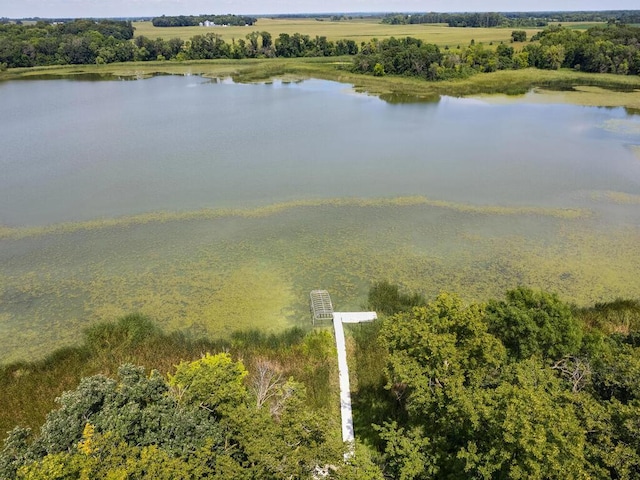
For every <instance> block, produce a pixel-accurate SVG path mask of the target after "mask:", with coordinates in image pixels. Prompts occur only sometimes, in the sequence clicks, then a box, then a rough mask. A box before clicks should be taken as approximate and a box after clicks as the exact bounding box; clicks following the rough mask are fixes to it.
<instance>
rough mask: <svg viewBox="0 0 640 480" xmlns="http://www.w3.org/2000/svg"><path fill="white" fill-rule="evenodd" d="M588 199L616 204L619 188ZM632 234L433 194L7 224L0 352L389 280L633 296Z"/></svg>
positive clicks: (272, 316) (189, 320) (193, 326)
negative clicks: (115, 325)
mask: <svg viewBox="0 0 640 480" xmlns="http://www.w3.org/2000/svg"><path fill="white" fill-rule="evenodd" d="M612 198H615V196H614V197H612ZM593 200H594V201H596V202H601V203H603V204H609V205H610V204H611V198H610V195H609V196H605V197H598V198H594V199H593ZM615 205H617V204H616V203H614V204H613V206H614V207H615ZM620 208H624V205H622V206H621V207H620ZM637 238H638V228H637V226H635V227H634V226H616V227H611V226H604V225H600V220H599V217H598V216H597V215H595V216H594V214H593V213H592V212H589V211H586V210H562V209H544V208H519V207H513V208H510V207H499V206H486V207H485V206H471V205H459V204H450V203H446V202H438V201H431V200H428V199H425V198H423V197H408V198H395V199H374V200H358V199H355V200H354V199H334V200H328V201H322V200H313V201H304V202H294V203H291V204H278V205H272V206H269V207H264V208H258V209H255V210H246V211H239V210H238V211H235V210H234V211H211V210H206V211H197V212H186V213H177V214H171V213H167V214H164V213H163V214H153V215H142V216H134V217H126V218H121V219H108V220H105V221H104V222H101V221H92V222H85V223H79V224H65V225H58V226H50V227H41V228H36V229H10V230H9V234H8V235H5V236H4V237H3V238H2V239H0V260H1V262H2V265H3V268H2V271H1V272H0V280H1V282H0V331H1V332H2V336H1V337H0V338H1V340H0V342H1V345H2V348H1V349H0V351H2V357H1V358H0V361H4V362H6V361H12V360H17V359H20V358H25V357H26V356H29V357H31V358H39V357H42V356H44V355H46V354H47V353H48V352H50V351H52V350H53V349H54V348H56V347H60V346H64V345H73V344H75V343H76V342H77V332H78V331H80V330H81V329H82V328H83V327H86V326H88V325H91V324H94V323H96V322H101V321H105V320H114V319H115V318H118V317H120V316H122V315H124V314H128V313H131V312H140V313H143V314H145V315H148V316H150V317H151V318H154V319H156V320H157V321H158V323H159V325H160V326H161V327H162V328H163V329H167V330H168V331H172V330H181V331H191V332H194V333H197V334H207V335H215V336H219V335H223V336H228V335H230V334H231V333H232V332H233V331H234V330H238V329H246V328H248V327H251V328H257V329H260V330H266V331H274V332H275V331H281V330H283V329H285V328H287V327H290V326H301V327H304V328H309V327H310V321H309V314H308V305H307V296H308V292H309V291H310V290H312V289H314V288H326V289H328V290H329V291H330V292H331V295H332V297H333V300H334V303H335V304H336V306H338V307H339V308H340V309H345V310H348V309H357V308H360V307H361V306H362V305H363V304H364V303H365V302H366V295H367V292H368V289H369V286H370V282H372V281H377V280H383V279H390V280H393V281H394V282H396V283H398V284H400V285H403V286H404V287H406V288H408V289H410V290H414V291H416V290H419V291H421V292H422V293H424V294H425V296H426V297H427V298H433V297H434V296H435V295H437V294H438V293H439V292H441V291H445V290H446V291H455V292H461V294H462V295H463V296H464V298H465V300H469V301H478V300H479V301H483V300H485V299H487V298H489V297H492V296H493V297H496V296H499V295H500V294H501V293H502V292H504V291H505V290H507V289H509V288H513V287H516V286H518V285H521V284H522V285H529V286H531V287H533V288H544V289H545V290H549V291H555V292H558V293H559V294H560V296H561V297H562V298H564V299H566V300H568V301H572V302H575V303H577V304H578V305H585V304H590V303H594V302H598V301H608V300H611V299H612V298H615V297H628V298H634V297H635V296H637V292H638V291H639V290H640V278H638V276H637V272H638V271H640V244H638V242H637Z"/></svg>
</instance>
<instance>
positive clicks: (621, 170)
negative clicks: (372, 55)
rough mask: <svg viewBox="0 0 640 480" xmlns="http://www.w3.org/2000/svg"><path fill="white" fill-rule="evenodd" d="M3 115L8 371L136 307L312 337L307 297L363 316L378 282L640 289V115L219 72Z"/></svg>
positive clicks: (1, 356) (46, 98)
mask: <svg viewBox="0 0 640 480" xmlns="http://www.w3.org/2000/svg"><path fill="white" fill-rule="evenodd" d="M0 102H1V103H2V108H3V115H2V117H1V118H0V141H1V142H2V145H3V153H2V155H1V156H0V168H1V169H2V172H3V174H2V175H1V176H0V202H1V207H0V223H2V224H4V225H5V226H8V228H4V229H2V230H0V361H9V360H15V359H18V358H23V357H25V356H27V355H28V356H30V357H40V356H42V355H44V354H46V353H48V352H50V351H51V350H52V349H53V348H55V347H56V346H61V345H68V344H71V343H74V342H76V341H78V339H79V338H80V336H81V331H82V328H83V327H84V326H86V325H88V324H90V323H92V322H96V321H100V320H111V319H114V318H116V317H117V316H119V315H122V314H125V313H129V312H131V311H140V312H142V313H145V314H148V315H150V316H152V317H153V318H155V319H157V320H158V322H159V323H160V324H161V325H163V326H164V327H165V328H167V329H185V328H186V329H189V330H191V331H193V332H196V333H208V334H212V335H225V334H228V333H229V332H230V331H231V330H233V329H236V328H250V327H256V328H262V329H281V328H284V327H286V326H290V325H309V323H310V322H309V317H308V306H307V303H306V302H307V298H308V292H309V290H311V289H314V288H327V289H329V291H330V292H331V294H332V297H333V299H334V304H336V307H338V308H340V309H341V310H347V309H355V308H359V307H360V306H362V304H363V303H364V302H365V300H366V292H367V289H368V286H369V284H370V282H372V281H375V280H380V279H388V280H390V281H394V282H399V283H401V284H402V285H403V286H405V287H407V288H411V289H419V290H421V291H423V292H425V293H426V294H427V295H428V296H433V295H435V294H437V293H438V292H439V291H442V290H449V291H453V292H458V293H459V294H461V295H462V296H463V297H464V298H465V299H467V300H484V299H487V298H488V297H490V296H499V295H502V294H503V292H504V291H505V289H507V288H512V287H514V286H517V285H519V284H526V285H530V286H532V287H535V288H545V289H548V290H552V291H556V292H558V293H560V294H561V296H562V297H563V298H565V299H567V300H568V301H572V302H576V303H579V304H584V303H588V302H593V301H601V300H608V299H612V298H614V297H616V296H626V297H637V296H638V292H640V275H638V272H640V162H638V159H637V157H635V156H634V153H633V148H631V146H632V145H637V144H640V138H639V137H640V135H638V125H640V119H639V117H635V116H630V115H627V114H626V112H625V111H624V110H623V109H603V108H587V107H576V106H570V105H535V104H528V103H526V101H525V102H523V103H515V104H509V105H495V104H488V103H486V102H483V101H479V100H464V99H453V98H446V97H445V98H443V99H441V100H440V101H439V102H437V103H430V104H424V103H423V104H401V105H398V104H395V105H394V104H388V103H385V102H384V101H381V100H379V99H377V98H374V97H368V96H364V95H359V94H354V93H353V92H351V91H350V90H349V89H348V87H347V86H345V85H342V84H337V83H332V82H324V81H316V80H310V81H305V82H302V83H297V84H282V83H277V82H276V83H274V84H271V85H236V84H233V83H229V82H221V83H216V82H211V81H209V80H206V79H202V78H199V77H159V78H153V79H147V80H142V81H137V82H117V81H105V82H74V81H63V80H55V81H48V82H47V81H32V82H8V83H1V84H0ZM409 195H411V196H412V197H410V198H406V196H409ZM221 209H232V210H221ZM568 209H570V210H568ZM159 211H162V212H165V213H157V212H159ZM150 212H151V213H150Z"/></svg>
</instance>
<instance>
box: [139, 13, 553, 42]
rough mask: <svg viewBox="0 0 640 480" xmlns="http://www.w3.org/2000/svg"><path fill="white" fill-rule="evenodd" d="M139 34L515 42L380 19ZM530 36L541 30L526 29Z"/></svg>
mask: <svg viewBox="0 0 640 480" xmlns="http://www.w3.org/2000/svg"><path fill="white" fill-rule="evenodd" d="M133 26H134V27H135V29H136V30H135V35H136V36H145V37H148V38H163V39H165V40H168V39H170V38H181V39H183V40H188V39H189V38H191V37H193V36H195V35H204V34H206V33H215V34H218V35H220V36H221V37H222V38H223V39H224V40H225V41H229V42H230V41H231V40H232V39H236V40H237V39H241V38H245V36H246V35H247V34H248V33H250V32H253V31H267V32H269V33H271V35H272V36H273V38H274V39H275V38H277V37H278V35H280V34H281V33H287V34H289V35H291V34H293V33H301V34H304V35H309V36H310V37H315V36H316V35H317V36H325V37H327V39H328V40H333V41H335V40H338V39H348V40H354V41H356V42H357V43H358V44H359V43H361V42H367V41H369V40H371V39H372V38H378V39H382V38H389V37H407V36H409V37H415V38H419V39H421V40H424V41H425V42H429V43H435V44H436V45H438V46H441V47H445V46H450V47H455V46H457V45H466V44H468V43H469V42H470V41H471V40H472V39H473V40H475V41H476V42H483V43H485V44H490V43H492V42H493V43H494V44H499V43H500V42H510V41H511V32H512V30H513V29H511V28H450V27H448V26H447V25H446V24H421V25H385V24H382V23H380V20H379V19H371V20H352V21H341V22H331V21H328V20H325V21H317V20H314V19H271V18H260V19H258V22H257V23H256V24H255V25H252V26H250V27H208V28H207V27H154V26H153V25H152V23H151V22H134V24H133ZM523 30H525V31H526V32H527V37H531V35H533V34H535V33H536V32H538V31H539V30H541V29H523ZM514 47H516V48H518V44H515V45H514Z"/></svg>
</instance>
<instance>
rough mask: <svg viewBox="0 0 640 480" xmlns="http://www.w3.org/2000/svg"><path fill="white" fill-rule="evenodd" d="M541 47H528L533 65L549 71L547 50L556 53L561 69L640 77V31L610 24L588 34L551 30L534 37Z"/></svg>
mask: <svg viewBox="0 0 640 480" xmlns="http://www.w3.org/2000/svg"><path fill="white" fill-rule="evenodd" d="M532 40H533V41H535V40H540V42H539V44H537V43H536V44H531V45H527V47H525V52H527V53H528V55H529V63H530V65H531V66H534V67H538V68H549V67H548V66H547V64H546V60H545V58H544V54H545V51H546V52H549V51H555V52H556V55H557V63H559V66H561V67H566V68H574V69H576V70H581V71H584V72H594V73H618V74H622V75H637V74H640V28H639V27H633V26H628V25H607V26H596V27H592V28H589V29H588V30H586V31H579V30H571V29H567V28H563V27H549V28H547V29H545V30H543V31H542V32H540V33H538V34H536V35H535V36H534V37H532Z"/></svg>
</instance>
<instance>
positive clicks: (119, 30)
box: [0, 20, 135, 67]
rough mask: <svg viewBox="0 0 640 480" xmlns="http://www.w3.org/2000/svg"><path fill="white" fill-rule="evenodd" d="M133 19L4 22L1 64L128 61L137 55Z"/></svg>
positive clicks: (0, 35)
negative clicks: (55, 22)
mask: <svg viewBox="0 0 640 480" xmlns="http://www.w3.org/2000/svg"><path fill="white" fill-rule="evenodd" d="M132 38H133V26H132V25H131V22H125V21H115V20H99V21H94V20H75V21H73V22H66V23H60V24H47V23H44V22H38V23H36V24H35V25H17V24H5V25H0V64H4V65H5V66H7V67H33V66H41V65H63V64H87V63H96V60H97V58H98V57H101V58H102V59H103V60H104V61H105V62H109V61H111V62H127V61H130V60H133V59H134V58H135V46H134V45H133V44H132V43H131V39H132Z"/></svg>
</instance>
